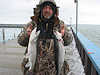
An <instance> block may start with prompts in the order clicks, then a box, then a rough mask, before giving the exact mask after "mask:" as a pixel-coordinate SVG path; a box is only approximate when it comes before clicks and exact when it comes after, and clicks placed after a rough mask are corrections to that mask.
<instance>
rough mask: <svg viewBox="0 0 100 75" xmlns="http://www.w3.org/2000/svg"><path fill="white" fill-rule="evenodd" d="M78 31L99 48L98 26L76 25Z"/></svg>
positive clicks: (99, 28)
mask: <svg viewBox="0 0 100 75" xmlns="http://www.w3.org/2000/svg"><path fill="white" fill-rule="evenodd" d="M78 31H79V32H80V33H81V34H83V35H84V36H85V37H87V38H88V39H89V40H91V41H92V42H93V43H94V44H95V45H96V46H98V47H99V48H100V25H88V24H84V25H82V24H81V25H78Z"/></svg>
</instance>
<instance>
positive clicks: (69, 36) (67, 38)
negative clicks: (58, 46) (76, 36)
mask: <svg viewBox="0 0 100 75" xmlns="http://www.w3.org/2000/svg"><path fill="white" fill-rule="evenodd" d="M64 29H65V32H64V36H63V37H62V38H63V40H64V46H67V45H69V44H70V43H71V42H72V40H73V37H72V34H71V33H70V31H69V30H68V28H67V26H65V25H64Z"/></svg>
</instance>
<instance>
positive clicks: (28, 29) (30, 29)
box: [26, 24, 32, 36]
mask: <svg viewBox="0 0 100 75" xmlns="http://www.w3.org/2000/svg"><path fill="white" fill-rule="evenodd" d="M26 31H27V34H28V36H30V34H31V32H32V24H30V25H29V26H28V28H27V29H26Z"/></svg>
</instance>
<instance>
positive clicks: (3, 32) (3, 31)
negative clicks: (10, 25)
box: [2, 28, 5, 42]
mask: <svg viewBox="0 0 100 75" xmlns="http://www.w3.org/2000/svg"><path fill="white" fill-rule="evenodd" d="M2 34H3V42H5V30H4V28H3V29H2Z"/></svg>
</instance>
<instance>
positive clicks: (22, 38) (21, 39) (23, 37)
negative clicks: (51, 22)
mask: <svg viewBox="0 0 100 75" xmlns="http://www.w3.org/2000/svg"><path fill="white" fill-rule="evenodd" d="M30 24H32V26H33V27H32V29H34V28H35V27H36V26H37V25H36V23H35V22H34V21H30V22H29V23H27V25H26V26H25V27H24V29H23V31H22V32H21V33H20V34H19V35H18V43H19V44H20V45H21V46H24V47H27V46H28V42H29V36H28V35H27V31H26V29H27V28H28V26H29V25H30ZM62 25H64V22H63V21H61V20H60V21H59V26H60V27H59V26H58V25H56V26H55V28H54V30H57V31H59V32H60V30H61V26H62ZM64 29H65V33H64V36H63V37H62V38H63V41H64V46H67V45H69V44H70V43H71V42H72V39H73V38H72V35H71V34H70V33H69V30H68V28H67V26H65V25H64Z"/></svg>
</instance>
